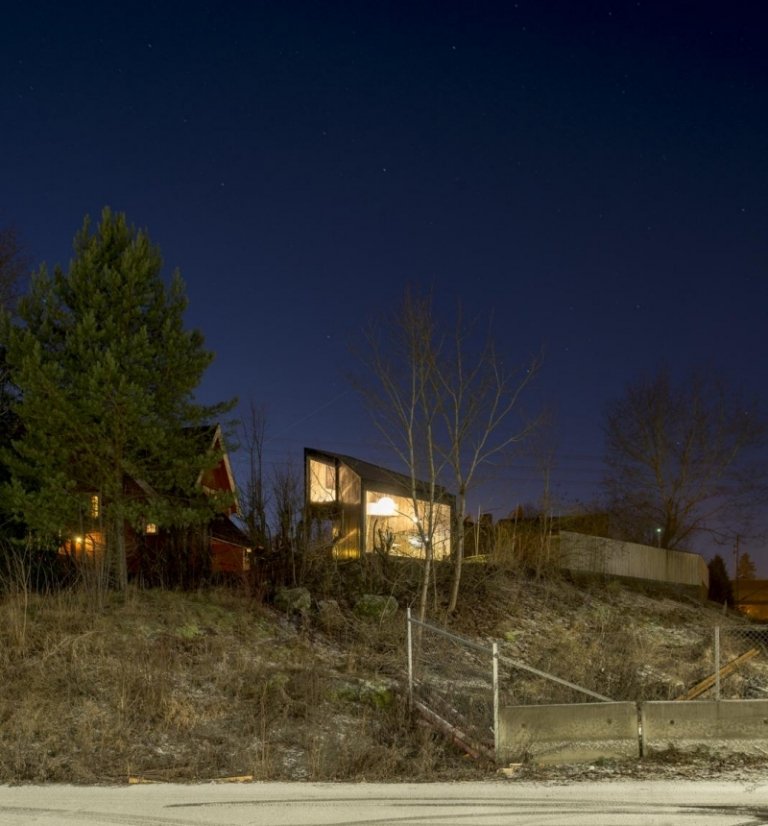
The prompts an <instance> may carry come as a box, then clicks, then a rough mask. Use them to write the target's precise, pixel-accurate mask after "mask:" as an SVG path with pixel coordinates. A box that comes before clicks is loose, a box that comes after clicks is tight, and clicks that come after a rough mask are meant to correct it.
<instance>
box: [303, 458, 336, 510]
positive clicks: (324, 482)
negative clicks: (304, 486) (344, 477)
mask: <svg viewBox="0 0 768 826" xmlns="http://www.w3.org/2000/svg"><path fill="white" fill-rule="evenodd" d="M309 501H310V502H314V503H318V504H322V503H323V502H335V501H336V467H335V465H333V464H332V463H331V462H323V461H320V460H319V459H310V460H309Z"/></svg>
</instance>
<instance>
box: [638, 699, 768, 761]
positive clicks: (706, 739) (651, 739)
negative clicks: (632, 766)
mask: <svg viewBox="0 0 768 826" xmlns="http://www.w3.org/2000/svg"><path fill="white" fill-rule="evenodd" d="M640 731H641V749H642V752H641V753H642V754H643V755H650V754H653V753H654V752H659V751H665V750H667V749H669V748H671V747H672V748H675V749H678V750H680V751H687V750H692V749H696V748H702V747H703V748H706V749H708V750H710V751H721V752H729V753H739V754H748V753H750V752H752V753H758V754H765V753H766V750H768V700H720V701H716V700H698V701H697V700H691V701H687V702H681V701H664V702H645V703H641V704H640Z"/></svg>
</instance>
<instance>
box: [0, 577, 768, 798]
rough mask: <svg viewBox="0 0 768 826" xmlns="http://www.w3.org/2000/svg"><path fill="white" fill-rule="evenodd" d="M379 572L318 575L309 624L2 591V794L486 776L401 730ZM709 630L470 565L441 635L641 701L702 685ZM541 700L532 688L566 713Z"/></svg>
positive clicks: (646, 604) (678, 605) (246, 603)
mask: <svg viewBox="0 0 768 826" xmlns="http://www.w3.org/2000/svg"><path fill="white" fill-rule="evenodd" d="M375 573H376V572H371V571H370V570H366V569H364V568H360V567H359V566H358V568H355V567H354V566H348V567H347V568H346V569H344V570H340V569H334V570H332V571H330V572H329V573H328V575H327V576H326V577H325V580H324V581H325V585H324V586H323V587H322V588H321V587H320V586H318V590H317V591H313V597H315V601H316V602H317V601H318V600H320V599H325V600H328V602H326V603H325V606H324V610H322V611H315V612H314V613H313V614H312V616H311V617H309V618H305V619H304V620H302V621H293V620H290V619H288V618H286V617H284V616H281V615H278V614H276V613H275V612H273V611H272V610H271V609H269V608H267V607H265V606H263V605H262V604H260V603H258V602H257V601H254V600H252V599H250V598H249V597H248V596H247V594H244V593H238V592H236V591H233V590H226V589H221V590H209V591H205V592H199V593H176V592H168V591H162V590H149V591H139V590H131V591H129V593H128V594H127V595H126V597H125V598H118V597H117V596H116V595H107V598H106V601H105V603H104V605H103V606H102V607H101V608H100V609H98V610H97V609H96V608H94V606H93V600H92V598H90V597H89V596H88V594H87V593H84V592H79V591H66V592H61V593H58V594H54V595H49V596H40V595H35V594H32V593H30V592H28V591H27V592H25V591H24V590H17V591H16V592H12V593H6V594H5V595H4V596H3V597H2V598H0V670H1V671H2V674H3V687H2V691H0V782H5V783H14V782H72V783H100V782H125V781H126V780H127V779H128V778H129V777H143V778H147V779H155V780H179V781H181V780H199V779H213V778H219V777H225V776H243V775H246V776H251V777H253V778H254V779H258V780H268V779H274V780H298V779H305V780H363V779H365V780H402V779H408V780H435V779H458V778H471V777H487V776H488V771H489V767H488V766H481V765H479V764H477V763H476V762H474V761H472V760H470V759H468V758H466V757H465V756H464V755H463V754H462V753H461V752H459V751H457V750H456V749H455V748H454V747H453V746H451V745H450V744H448V743H447V742H446V741H444V740H443V739H442V738H441V736H440V735H438V734H436V733H435V732H434V731H432V730H431V729H428V728H425V727H423V726H420V725H418V724H414V722H413V721H412V720H411V719H410V718H409V716H408V714H407V711H406V708H405V703H404V702H403V699H404V698H403V693H404V691H403V672H404V668H405V644H404V637H405V621H404V616H403V612H402V611H399V612H398V613H397V614H396V615H394V616H392V617H389V618H387V619H385V620H382V621H374V620H363V619H359V618H357V617H355V615H354V613H353V611H352V609H351V606H352V604H353V602H354V596H355V595H356V594H357V593H361V592H364V591H365V590H367V589H368V588H369V587H370V586H371V585H372V584H375V582H374V574H375ZM412 576H413V572H412V571H410V570H409V569H408V568H407V567H401V568H397V567H394V568H392V569H391V570H389V571H388V572H387V579H386V580H384V581H380V582H379V588H380V591H381V592H384V593H392V594H394V595H395V596H396V597H397V598H398V600H399V602H400V605H401V606H403V605H404V604H406V602H407V597H408V593H409V591H410V589H411V587H412V582H411V579H412ZM331 600H334V601H331ZM443 619H444V618H443ZM718 619H722V617H721V616H720V614H719V612H717V611H716V610H715V609H713V608H708V607H705V606H695V605H693V604H691V603H686V602H676V601H674V600H671V599H668V598H656V597H652V596H648V595H643V594H638V593H632V592H628V591H626V590H625V589H622V588H616V587H608V588H593V589H589V588H587V589H584V588H577V587H575V586H574V585H572V584H568V583H565V582H562V581H556V580H543V579H534V580H531V579H521V578H519V577H515V576H513V575H510V573H509V572H499V571H498V570H494V569H493V568H492V567H490V566H475V567H473V566H467V574H466V580H465V590H464V598H463V601H462V604H461V611H460V613H459V615H458V616H455V617H452V618H451V625H452V627H453V629H454V630H455V631H457V632H458V633H462V634H464V635H472V636H476V637H478V638H481V639H488V638H494V639H501V640H506V643H505V646H506V649H507V650H506V653H507V654H508V655H510V656H514V657H517V658H519V659H521V660H524V661H526V662H528V663H529V664H531V665H535V666H537V667H539V668H542V669H544V670H551V671H554V672H555V673H557V674H559V675H560V676H562V677H564V678H565V679H569V680H571V681H573V682H576V683H579V684H582V685H585V686H587V687H590V688H593V689H594V690H596V691H600V692H602V693H605V694H608V695H609V696H612V697H614V698H617V699H621V698H624V697H626V698H632V699H642V698H650V697H662V696H671V695H673V694H674V692H676V691H677V690H678V689H679V688H680V687H681V686H682V685H683V684H687V685H690V684H692V683H693V682H695V680H696V679H700V678H701V677H702V676H704V675H705V674H706V673H707V667H708V662H709V661H711V648H710V647H708V641H709V640H711V636H710V635H709V628H711V625H713V624H714V623H715V622H716V621H717V620H718ZM696 629H698V631H701V630H702V629H703V630H704V633H703V634H701V633H700V634H699V636H697V635H696V633H695V631H696ZM708 658H709V659H708ZM750 668H752V666H750ZM761 668H764V666H761V665H755V666H754V669H755V670H754V671H752V672H750V673H751V674H753V675H754V674H757V675H758V676H759V675H760V673H761V672H760V669H761ZM516 685H517V686H518V688H519V687H520V686H521V685H523V683H522V682H520V681H518V682H517V683H516ZM521 690H522V689H521ZM549 690H551V689H550V687H548V688H540V687H536V686H535V685H534V684H533V683H529V684H528V685H527V687H526V688H525V692H527V695H526V696H528V697H529V698H533V699H534V700H535V701H538V702H553V701H558V698H555V697H552V696H544V693H545V692H546V691H549ZM525 692H523V693H525ZM537 692H539V693H538V695H537ZM570 699H574V698H570Z"/></svg>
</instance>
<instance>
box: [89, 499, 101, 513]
mask: <svg viewBox="0 0 768 826" xmlns="http://www.w3.org/2000/svg"><path fill="white" fill-rule="evenodd" d="M89 513H90V516H91V519H98V518H99V514H100V513H101V502H100V500H99V494H98V493H94V494H93V495H92V496H91V507H90V511H89Z"/></svg>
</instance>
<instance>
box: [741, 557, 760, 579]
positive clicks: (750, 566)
mask: <svg viewBox="0 0 768 826" xmlns="http://www.w3.org/2000/svg"><path fill="white" fill-rule="evenodd" d="M756 577H757V568H756V567H755V563H754V560H753V559H752V557H751V556H750V555H749V553H748V552H747V551H745V552H744V553H743V554H741V555H740V556H739V563H738V567H737V568H736V578H737V579H755V578H756Z"/></svg>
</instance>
